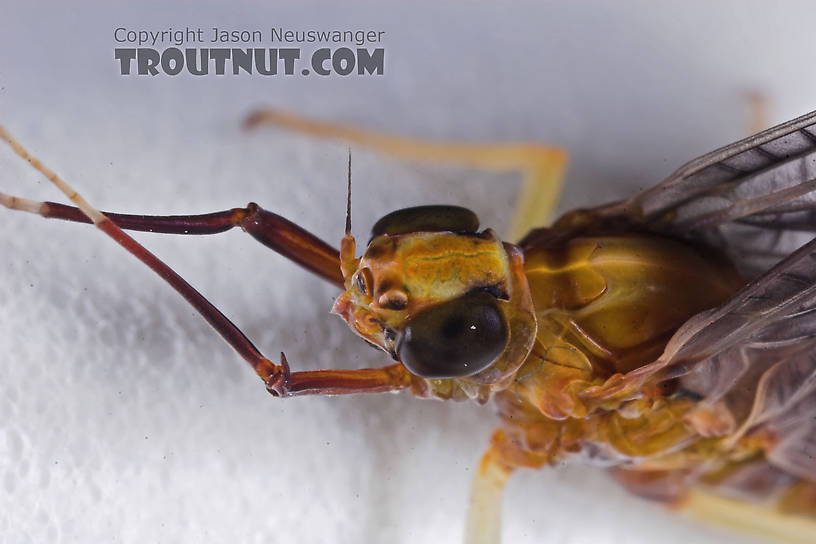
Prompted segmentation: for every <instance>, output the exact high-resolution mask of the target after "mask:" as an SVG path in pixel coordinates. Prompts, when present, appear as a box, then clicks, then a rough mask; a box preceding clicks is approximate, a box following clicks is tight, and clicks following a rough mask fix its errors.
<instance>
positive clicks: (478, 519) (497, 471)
mask: <svg viewBox="0 0 816 544" xmlns="http://www.w3.org/2000/svg"><path fill="white" fill-rule="evenodd" d="M510 472H511V469H510V468H508V467H507V465H505V464H504V463H502V462H501V461H500V460H499V458H498V455H497V453H496V451H495V450H494V449H493V448H492V447H491V448H490V449H488V450H487V452H486V453H485V455H484V457H482V461H481V463H479V468H478V469H477V470H476V474H474V476H473V483H472V487H471V490H470V504H469V505H468V513H467V522H466V525H465V541H464V542H465V544H499V543H500V542H501V507H502V495H503V492H504V484H505V483H507V478H508V477H509V476H510Z"/></svg>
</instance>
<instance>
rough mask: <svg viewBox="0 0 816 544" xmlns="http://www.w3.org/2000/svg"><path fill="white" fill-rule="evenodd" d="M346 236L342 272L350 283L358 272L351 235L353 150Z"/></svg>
mask: <svg viewBox="0 0 816 544" xmlns="http://www.w3.org/2000/svg"><path fill="white" fill-rule="evenodd" d="M346 191H347V194H346V235H345V236H343V240H342V241H341V242H340V271H341V272H342V273H343V278H344V279H345V280H346V281H349V279H350V278H351V275H352V274H354V272H355V271H356V270H357V259H355V258H354V237H353V236H352V235H351V148H350V147H349V150H348V188H347V189H346Z"/></svg>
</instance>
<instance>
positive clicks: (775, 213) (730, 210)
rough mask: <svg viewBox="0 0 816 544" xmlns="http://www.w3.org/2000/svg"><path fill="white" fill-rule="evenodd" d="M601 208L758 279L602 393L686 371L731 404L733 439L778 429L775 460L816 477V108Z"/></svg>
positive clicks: (708, 393)
mask: <svg viewBox="0 0 816 544" xmlns="http://www.w3.org/2000/svg"><path fill="white" fill-rule="evenodd" d="M591 213H594V214H597V217H599V218H603V219H604V220H621V219H622V220H624V221H625V222H626V223H628V224H632V223H634V224H637V225H640V226H641V227H645V228H647V229H649V230H653V231H657V232H662V233H666V234H670V235H673V236H678V237H683V238H691V239H697V240H703V241H705V242H707V243H708V244H710V245H713V246H716V247H719V248H721V249H722V250H723V251H725V252H726V253H727V254H728V255H729V256H730V257H731V258H732V260H733V262H734V263H735V264H736V265H737V266H738V268H740V270H741V271H742V272H743V274H745V276H746V277H747V278H749V279H751V280H752V281H751V283H749V284H748V285H747V286H746V287H745V288H743V289H742V290H741V291H740V292H738V293H737V294H736V295H735V296H734V297H733V298H732V299H731V300H729V301H728V302H726V303H725V304H723V305H722V306H720V307H718V308H714V309H712V310H709V311H706V312H703V313H701V314H698V315H696V316H694V317H693V318H691V319H690V320H689V321H687V322H686V323H685V324H684V325H683V326H682V327H681V328H680V329H679V330H678V331H677V332H676V333H675V335H674V336H673V337H672V339H671V340H670V341H669V343H668V344H667V346H666V349H665V351H664V353H663V355H662V356H661V357H660V358H659V359H658V360H657V361H655V362H654V363H652V364H649V365H646V366H644V367H642V368H640V369H638V370H636V371H633V372H630V373H629V374H627V375H626V376H624V377H623V379H621V380H616V381H611V382H610V383H609V384H608V385H607V386H606V387H605V388H604V391H602V392H600V393H599V396H601V397H608V396H612V395H615V394H621V393H623V392H625V391H627V390H628V389H630V388H632V387H637V386H638V385H642V384H643V383H644V382H645V381H648V380H650V379H658V377H660V379H662V378H665V377H666V376H670V377H676V378H679V379H680V383H681V387H682V388H683V389H684V390H685V391H687V392H689V393H690V394H695V395H698V396H699V397H700V399H701V401H700V404H699V409H700V410H706V409H712V410H713V409H714V407H715V406H717V407H719V408H720V409H721V408H722V407H723V406H724V407H725V408H727V413H728V414H730V416H731V417H733V422H734V424H733V428H732V432H731V435H730V437H729V440H733V441H736V440H737V439H738V438H740V437H742V436H744V435H745V434H746V433H756V432H762V431H763V430H767V431H770V432H772V433H773V436H774V437H775V438H774V441H773V444H774V445H773V447H772V449H771V450H770V451H768V452H767V460H768V461H769V462H770V463H771V464H772V465H773V466H775V467H777V469H781V471H782V472H784V473H786V474H788V475H793V476H795V477H798V478H804V479H807V480H810V481H814V482H816V240H814V233H816V112H814V113H810V114H808V115H805V116H802V117H800V118H798V119H794V120H793V121H789V122H787V123H784V124H782V125H779V126H777V127H774V128H772V129H769V130H766V131H764V132H762V133H760V134H757V135H755V136H752V137H750V138H747V139H745V140H742V141H740V142H737V143H734V144H731V145H729V146H726V147H724V148H722V149H719V150H717V151H713V152H711V153H709V154H707V155H704V156H703V157H700V158H698V159H696V160H693V161H691V162H689V163H688V164H686V165H685V166H683V167H682V168H680V169H679V170H677V172H675V173H674V174H672V175H671V176H669V177H668V178H667V179H666V180H665V181H663V182H662V183H660V184H659V185H657V186H655V187H653V188H651V189H649V190H647V191H644V192H643V193H640V194H638V195H636V196H634V197H633V198H631V199H629V200H627V201H624V202H620V203H616V204H612V205H609V206H604V207H601V208H598V209H596V210H592V211H591ZM797 248H798V249H797ZM794 250H795V251H794Z"/></svg>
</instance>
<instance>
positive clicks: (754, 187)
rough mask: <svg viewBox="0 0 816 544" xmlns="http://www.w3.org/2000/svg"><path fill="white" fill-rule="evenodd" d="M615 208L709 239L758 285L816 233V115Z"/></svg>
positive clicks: (716, 154) (715, 154)
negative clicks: (757, 278)
mask: <svg viewBox="0 0 816 544" xmlns="http://www.w3.org/2000/svg"><path fill="white" fill-rule="evenodd" d="M614 208H615V209H617V210H621V209H622V210H625V212H623V213H625V214H626V215H628V216H629V217H631V218H637V220H638V222H644V223H646V225H647V226H648V227H649V228H651V229H654V230H659V231H662V232H667V233H670V234H674V235H678V236H682V237H694V238H703V239H705V241H707V242H708V243H709V244H710V245H714V246H717V247H720V248H721V249H723V250H725V251H726V253H728V254H729V255H730V256H731V257H732V258H733V260H734V261H735V262H736V264H737V266H738V267H739V268H740V269H741V271H742V272H743V273H744V274H746V275H747V276H748V277H751V278H753V277H755V276H757V275H758V274H760V273H762V272H764V271H765V270H767V269H768V268H769V267H770V266H771V265H773V264H775V263H776V262H778V261H779V260H780V259H781V258H783V257H784V256H785V255H787V254H789V253H790V252H791V251H792V250H793V249H795V248H796V247H799V246H801V245H802V244H804V243H806V242H807V241H808V240H809V239H810V238H812V236H813V233H814V232H816V112H812V113H809V114H807V115H803V116H802V117H799V118H798V119H794V120H793V121H789V122H787V123H784V124H782V125H779V126H777V127H774V128H771V129H768V130H766V131H764V132H761V133H759V134H756V135H754V136H751V137H749V138H746V139H744V140H741V141H739V142H736V143H734V144H731V145H728V146H726V147H723V148H721V149H718V150H716V151H712V152H711V153H708V154H707V155H703V156H702V157H700V158H698V159H695V160H693V161H691V162H689V163H687V164H685V165H684V166H683V167H681V168H680V169H679V170H677V171H676V172H675V173H674V174H672V175H671V176H669V177H668V178H666V179H665V180H664V181H663V182H662V183H660V184H658V185H656V186H655V187H653V188H651V189H649V190H647V191H644V192H642V193H640V194H638V195H636V196H634V197H633V198H631V199H629V200H628V201H625V202H623V203H620V204H618V205H617V206H614Z"/></svg>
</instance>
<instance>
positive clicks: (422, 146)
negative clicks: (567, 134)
mask: <svg viewBox="0 0 816 544" xmlns="http://www.w3.org/2000/svg"><path fill="white" fill-rule="evenodd" d="M264 124H270V125H275V126H279V127H283V128H285V129H288V130H293V131H296V132H300V133H303V134H308V135H311V136H315V137H318V138H330V139H337V140H342V141H345V142H349V143H354V144H357V145H362V146H365V147H368V148H370V149H373V150H375V151H378V152H381V153H383V154H385V155H390V156H392V157H396V158H399V159H403V160H408V161H419V162H430V163H439V164H453V165H460V166H463V167H468V168H474V169H477V170H484V171H488V172H507V171H518V172H521V174H522V176H523V186H522V190H521V193H520V194H519V197H518V199H517V201H516V210H515V213H514V216H513V221H512V222H511V227H510V232H508V233H507V239H508V240H512V241H515V240H518V239H520V238H521V237H522V236H523V235H525V234H526V233H527V231H529V230H530V229H532V228H534V227H541V226H544V225H546V224H547V223H548V222H549V221H550V219H551V216H552V214H553V212H554V210H555V207H556V205H557V204H558V197H559V195H560V194H561V185H562V178H563V174H564V169H565V168H566V164H567V153H566V152H565V151H564V150H562V149H559V148H556V147H550V146H546V145H541V144H535V143H489V144H469V143H454V142H431V141H424V140H416V139H411V138H403V137H399V136H394V135H391V134H383V133H380V132H375V131H370V130H364V129H359V128H355V127H350V126H345V125H339V124H334V123H327V122H323V121H316V120H314V119H309V118H307V117H301V116H299V115H295V114H292V113H288V112H283V111H278V110H259V111H257V112H255V113H254V114H252V115H251V116H250V117H249V118H248V119H247V121H246V126H247V127H255V126H259V125H264Z"/></svg>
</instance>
